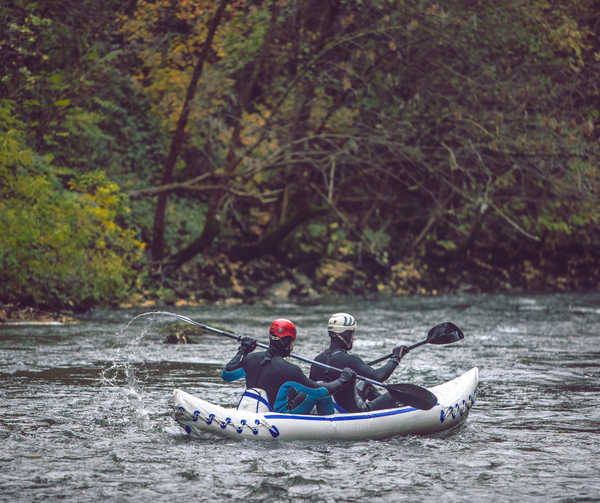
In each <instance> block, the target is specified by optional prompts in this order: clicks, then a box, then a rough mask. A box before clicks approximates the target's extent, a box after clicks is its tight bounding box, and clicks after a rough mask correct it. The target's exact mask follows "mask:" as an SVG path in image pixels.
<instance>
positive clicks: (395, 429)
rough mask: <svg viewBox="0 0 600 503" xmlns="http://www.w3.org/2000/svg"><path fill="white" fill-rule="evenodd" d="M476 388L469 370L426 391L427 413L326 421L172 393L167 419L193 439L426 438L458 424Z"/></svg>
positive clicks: (409, 410)
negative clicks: (429, 398) (429, 397)
mask: <svg viewBox="0 0 600 503" xmlns="http://www.w3.org/2000/svg"><path fill="white" fill-rule="evenodd" d="M478 384H479V370H478V369H477V368H473V369H471V370H470V371H468V372H466V373H465V374H463V375H461V376H459V377H457V378H456V379H453V380H451V381H448V382H446V383H444V384H440V385H439V386H435V387H433V388H429V390H430V391H431V392H432V393H434V394H435V395H436V397H437V399H438V403H437V404H436V405H435V406H434V407H433V408H432V409H430V410H419V409H415V408H413V407H401V408H397V409H387V410H379V411H372V412H360V413H355V414H333V415H329V416H318V415H313V414H310V415H295V414H281V413H277V412H264V413H256V412H255V413H253V412H249V411H246V410H238V409H227V408H224V407H220V406H219V405H214V404H212V403H210V402H207V401H205V400H202V399H200V398H196V397H194V396H192V395H190V394H188V393H186V392H185V391H182V390H179V389H176V390H174V392H173V416H174V418H175V420H176V421H177V423H178V424H179V425H180V426H181V427H182V428H183V429H184V430H185V431H186V432H187V433H188V434H189V435H190V436H191V437H194V438H215V437H219V438H230V439H236V440H242V439H248V438H252V439H259V440H264V439H273V438H280V439H286V440H313V439H332V440H368V439H380V438H386V437H391V436H396V435H402V436H406V435H426V434H431V433H437V432H440V431H444V430H448V429H453V428H455V427H457V426H458V425H459V424H461V423H462V422H463V421H464V420H465V419H466V417H467V415H468V413H469V410H470V409H471V407H472V405H473V404H474V403H475V397H476V394H477V385H478Z"/></svg>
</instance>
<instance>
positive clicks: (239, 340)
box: [156, 311, 426, 389]
mask: <svg viewBox="0 0 600 503" xmlns="http://www.w3.org/2000/svg"><path fill="white" fill-rule="evenodd" d="M156 314H167V315H169V316H175V318H179V319H180V320H182V321H185V322H186V323H190V324H192V325H194V326H195V327H198V328H202V329H204V330H208V331H209V332H214V333H215V334H219V335H224V336H225V337H229V338H230V339H235V340H236V341H238V342H241V340H242V336H241V335H235V334H230V333H229V332H225V331H223V330H219V329H218V328H213V327H209V326H207V325H202V323H198V322H196V321H194V320H192V319H190V318H188V317H187V316H182V315H180V314H176V313H169V312H166V311H156ZM425 342H426V341H424V342H419V343H418V344H415V345H414V346H411V347H410V349H412V348H415V347H417V346H420V345H421V344H424V343H425ZM256 345H257V346H258V347H259V348H263V349H269V346H266V345H265V344H261V343H260V342H257V343H256ZM290 356H291V357H292V358H295V359H296V360H300V361H303V362H306V363H310V364H312V365H317V366H319V367H322V368H324V369H328V370H333V371H334V372H340V373H341V372H342V370H341V369H338V368H335V367H331V366H329V365H326V364H324V363H321V362H316V361H314V360H309V359H308V358H304V357H303V356H298V355H295V354H294V353H290ZM392 356H393V354H392V355H390V356H387V357H386V358H391V357H392ZM356 378H357V379H360V380H361V381H365V382H368V383H371V384H374V385H375V386H381V387H382V388H386V389H387V385H386V384H383V383H381V382H378V381H373V380H372V379H369V378H368V377H363V376H361V375H356Z"/></svg>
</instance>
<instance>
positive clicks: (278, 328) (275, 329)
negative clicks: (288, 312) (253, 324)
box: [269, 318, 296, 339]
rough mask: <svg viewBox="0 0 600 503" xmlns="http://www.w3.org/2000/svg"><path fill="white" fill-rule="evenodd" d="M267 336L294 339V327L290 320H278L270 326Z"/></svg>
mask: <svg viewBox="0 0 600 503" xmlns="http://www.w3.org/2000/svg"><path fill="white" fill-rule="evenodd" d="M269 334H270V335H271V336H272V337H279V338H281V337H292V338H293V339H295V338H296V327H295V326H294V324H293V323H292V322H291V321H290V320H286V319H285V318H279V319H277V320H275V321H274V322H273V323H272V324H271V328H270V330H269Z"/></svg>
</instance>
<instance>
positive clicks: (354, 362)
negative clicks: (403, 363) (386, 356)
mask: <svg viewBox="0 0 600 503" xmlns="http://www.w3.org/2000/svg"><path fill="white" fill-rule="evenodd" d="M315 360H316V361H318V362H320V363H325V364H326V365H329V366H331V367H336V368H338V369H343V368H345V367H350V368H351V369H352V370H354V371H355V372H356V373H357V374H358V375H360V376H363V377H367V378H369V379H372V380H373V381H377V382H383V381H385V380H386V379H387V378H388V377H390V376H391V375H392V373H393V372H394V370H396V367H397V366H398V360H397V359H394V358H392V360H390V361H388V362H387V363H386V364H385V365H384V366H383V367H380V368H378V369H377V370H375V369H374V368H373V367H369V365H367V364H366V363H365V362H364V361H363V360H362V359H360V358H359V357H358V356H355V355H349V354H348V353H347V350H346V347H345V345H344V343H343V342H342V341H341V340H340V339H338V338H333V339H331V345H330V346H329V349H327V350H325V351H323V352H322V353H321V354H320V355H319V356H317V357H316V358H315ZM339 375H340V373H339V372H335V371H333V370H328V369H324V368H323V367H318V366H317V365H312V367H311V368H310V378H311V379H312V380H313V381H325V382H329V381H332V380H334V379H337V378H338V377H339ZM334 399H335V401H336V402H337V404H338V405H339V406H340V407H343V408H344V409H345V410H346V411H348V412H364V411H366V410H382V409H390V408H393V407H396V406H397V405H398V404H397V402H396V400H395V399H394V398H393V397H392V396H390V394H389V393H384V394H383V395H381V396H379V397H378V398H376V399H374V400H372V401H371V402H364V401H363V400H362V399H361V397H360V396H358V395H357V393H356V390H355V388H354V387H353V386H350V387H346V388H344V389H342V390H340V391H338V392H337V393H335V395H334Z"/></svg>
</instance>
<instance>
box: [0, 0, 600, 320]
mask: <svg viewBox="0 0 600 503" xmlns="http://www.w3.org/2000/svg"><path fill="white" fill-rule="evenodd" d="M0 23H1V26H0V98H1V106H0V237H1V239H0V262H1V263H0V270H1V272H0V299H1V300H2V301H3V302H4V303H20V304H21V305H23V304H25V305H36V306H38V307H40V306H41V307H51V308H53V309H66V308H71V309H73V308H75V309H88V308H90V307H92V306H94V305H96V304H98V303H118V302H121V303H125V302H132V301H133V302H138V303H139V302H142V301H144V300H148V299H150V300H151V299H162V300H163V301H166V302H168V303H178V302H199V301H201V299H208V300H217V299H221V298H223V299H229V298H245V299H252V298H255V299H256V298H261V296H264V295H265V294H266V293H268V292H270V293H273V284H275V286H276V287H277V288H278V290H277V288H276V289H275V290H276V292H275V293H276V294H280V295H283V296H286V295H288V294H290V295H292V296H298V297H300V298H302V297H304V298H307V299H316V298H318V296H319V295H320V294H368V293H377V292H380V293H384V294H411V293H419V294H435V293H441V292H455V291H502V290H509V289H515V288H517V289H526V290H536V291H537V290H572V289H598V288H599V287H600V262H599V258H600V248H599V244H600V235H599V231H600V229H599V225H600V223H599V219H600V206H599V204H598V188H599V177H600V173H599V171H598V170H599V167H600V165H599V143H598V141H599V136H600V133H599V132H598V131H599V130H598V125H599V120H600V119H599V117H598V115H599V112H598V110H599V109H600V96H599V93H598V89H599V87H598V86H599V82H600V79H599V76H600V72H599V67H600V39H599V35H600V2H598V1H597V0H580V1H579V0H560V1H558V0H556V1H554V0H552V1H538V2H532V1H529V0H528V1H525V0H513V1H504V0H502V1H485V0H483V1H471V0H464V1H451V0H447V1H433V0H422V1H409V0H406V1H401V0H370V1H368V2H367V1H362V0H345V1H344V0H302V1H300V0H278V1H271V0H265V1H258V0H241V1H229V0H220V1H214V0H179V1H176V0H155V1H149V0H138V1H137V2H136V1H134V0H123V1H120V0H80V1H77V2H72V1H66V0H64V1H58V0H53V1H49V0H40V1H37V2H31V1H25V0H13V1H11V0H9V1H7V2H3V3H2V6H1V7H0ZM269 288H270V289H271V290H268V289H269Z"/></svg>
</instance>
